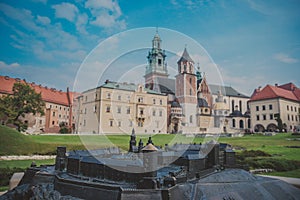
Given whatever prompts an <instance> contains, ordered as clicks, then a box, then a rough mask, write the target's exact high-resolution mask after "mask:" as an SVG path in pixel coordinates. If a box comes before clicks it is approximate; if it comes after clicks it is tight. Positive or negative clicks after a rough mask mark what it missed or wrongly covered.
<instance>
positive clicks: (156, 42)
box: [144, 32, 168, 86]
mask: <svg viewBox="0 0 300 200" xmlns="http://www.w3.org/2000/svg"><path fill="white" fill-rule="evenodd" d="M161 43H162V42H161V39H160V37H159V35H158V33H157V32H156V34H155V36H154V38H153V40H152V49H151V50H150V51H149V53H148V56H147V59H148V65H147V67H146V73H145V76H144V77H145V84H146V85H148V86H149V85H152V86H153V84H155V83H156V78H159V77H160V78H168V70H167V64H166V61H165V59H166V54H165V50H162V47H161Z"/></svg>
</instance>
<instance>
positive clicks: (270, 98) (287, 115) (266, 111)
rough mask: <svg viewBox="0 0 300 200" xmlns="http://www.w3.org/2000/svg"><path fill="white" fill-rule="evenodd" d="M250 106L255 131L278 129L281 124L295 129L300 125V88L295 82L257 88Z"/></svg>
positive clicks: (285, 129) (252, 125)
mask: <svg viewBox="0 0 300 200" xmlns="http://www.w3.org/2000/svg"><path fill="white" fill-rule="evenodd" d="M249 106H250V113H251V119H252V123H251V127H252V129H253V131H255V132H264V131H276V130H279V129H280V127H279V126H282V127H281V128H283V129H284V131H294V130H295V129H297V126H299V125H300V89H299V88H298V87H296V86H295V85H294V84H293V83H287V84H284V85H277V84H276V85H275V86H272V85H266V86H265V87H264V88H258V89H255V90H254V92H253V94H252V96H251V99H250V101H249ZM278 120H280V122H278ZM278 123H281V125H279V124H278Z"/></svg>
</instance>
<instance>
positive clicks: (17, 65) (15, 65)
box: [0, 61, 20, 68]
mask: <svg viewBox="0 0 300 200" xmlns="http://www.w3.org/2000/svg"><path fill="white" fill-rule="evenodd" d="M19 66H20V64H19V63H17V62H15V63H11V64H7V63H5V62H3V61H0V68H12V67H19Z"/></svg>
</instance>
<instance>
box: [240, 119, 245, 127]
mask: <svg viewBox="0 0 300 200" xmlns="http://www.w3.org/2000/svg"><path fill="white" fill-rule="evenodd" d="M240 128H244V121H243V120H240Z"/></svg>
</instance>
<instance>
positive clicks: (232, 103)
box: [231, 100, 234, 112]
mask: <svg viewBox="0 0 300 200" xmlns="http://www.w3.org/2000/svg"><path fill="white" fill-rule="evenodd" d="M231 112H234V100H232V101H231Z"/></svg>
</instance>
